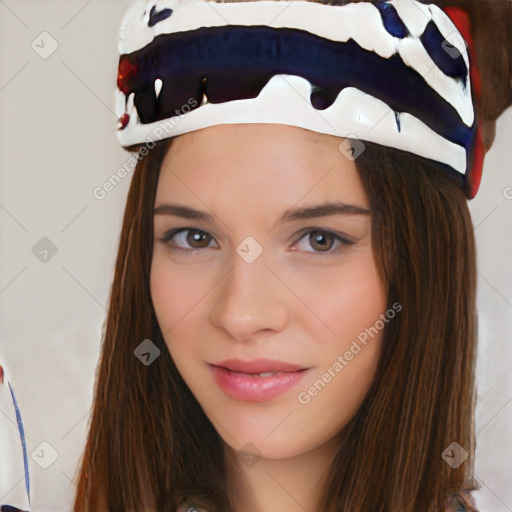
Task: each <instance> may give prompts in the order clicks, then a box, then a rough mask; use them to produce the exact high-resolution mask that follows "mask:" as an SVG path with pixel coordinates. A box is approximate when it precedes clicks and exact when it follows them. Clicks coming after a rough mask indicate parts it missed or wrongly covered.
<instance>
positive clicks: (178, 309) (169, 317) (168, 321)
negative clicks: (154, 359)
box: [150, 254, 211, 337]
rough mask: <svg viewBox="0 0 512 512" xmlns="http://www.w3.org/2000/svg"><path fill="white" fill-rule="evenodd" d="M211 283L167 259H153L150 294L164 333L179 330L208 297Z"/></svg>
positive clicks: (158, 256) (157, 256) (160, 257)
mask: <svg viewBox="0 0 512 512" xmlns="http://www.w3.org/2000/svg"><path fill="white" fill-rule="evenodd" d="M209 288H211V286H208V283H207V282H205V280H204V279H201V278H200V276H198V274H197V272H194V273H193V272H191V271H190V270H189V269H186V267H185V266H180V265H176V264H173V263H170V262H169V261H168V259H167V258H165V256H162V255H159V254H157V255H156V256H155V257H154V258H153V262H152V265H151V273H150V292H151V300H152V302H153V307H154V309H155V313H156V316H157V319H158V323H159V325H160V329H161V330H162V334H164V337H165V334H166V333H167V332H169V330H170V329H173V331H174V329H175V328H178V326H179V325H180V324H181V323H182V322H183V321H185V319H186V317H187V316H188V315H189V314H190V313H191V312H192V311H193V309H194V306H196V305H197V304H198V302H199V301H200V300H201V298H202V297H203V296H204V295H205V294H206V293H207V291H208V289H209Z"/></svg>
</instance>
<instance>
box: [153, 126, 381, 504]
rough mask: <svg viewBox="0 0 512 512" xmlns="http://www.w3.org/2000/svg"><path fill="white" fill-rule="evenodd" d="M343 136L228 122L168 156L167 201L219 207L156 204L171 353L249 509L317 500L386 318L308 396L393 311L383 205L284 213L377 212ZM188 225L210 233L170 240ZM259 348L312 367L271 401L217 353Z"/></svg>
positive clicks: (259, 353) (163, 182)
mask: <svg viewBox="0 0 512 512" xmlns="http://www.w3.org/2000/svg"><path fill="white" fill-rule="evenodd" d="M342 141H343V139H339V138H337V137H334V136H331V135H324V134H319V133H316V132H312V131H309V130H305V129H302V128H297V127H293V126H285V125H261V124H240V125H219V126H214V127H210V128H206V129H202V130H198V131H195V132H191V133H187V134H184V135H182V136H179V137H178V138H177V139H176V140H175V141H174V143H173V144H172V146H171V148H170V150H169V151H168V153H167V155H166V157H165V159H164V162H163V165H162V171H161V174H160V179H159V183H158V188H157V193H156V199H155V207H160V206H162V205H164V204H169V203H178V204H181V205H185V206H188V207H191V208H194V209H197V210H201V211H203V212H205V213H209V214H211V215H212V216H213V219H212V220H209V221H204V220H199V219H186V218H181V217H178V216H175V215H169V214H162V213H159V214H156V215H155V216H154V230H155V242H154V254H153V261H152V267H151V279H150V287H151V296H152V300H153V304H154V307H155V312H156V315H157V318H158V322H159V325H160V328H161V330H162V333H163V335H164V339H165V341H166V344H167V346H168V349H169V352H170V354H171V356H172V357H173V360H174V361H175V363H176V366H177V368H178V370H179V372H180V374H181V375H182V377H183V379H184V380H185V382H186V383H187V385H188V386H189V388H190V389H191V391H192V393H193V394H194V395H195V397H196V398H197V400H198V402H199V403H200V404H201V406H202V408H203V409H204V411H205V413H206V414H207V416H208V417H209V419H210V420H211V421H212V423H213V425H214V426H215V428H216V430H217V431H218V433H219V435H220V436H221V437H222V439H223V440H224V442H225V447H226V452H227V454H228V457H229V459H228V460H230V461H231V464H233V467H234V468H236V471H235V472H234V474H235V475H236V479H234V480H233V482H232V488H231V493H232V497H233V502H234V503H235V510H236V512H242V511H244V512H273V511H275V512H295V511H301V512H303V511H304V510H308V511H314V510H316V504H317V503H318V489H319V486H320V483H321V479H322V476H323V475H324V474H325V473H326V471H327V470H328V467H329V463H330V462H331V460H332V457H333V455H334V450H335V448H334V447H335V443H336V439H335V436H337V434H339V433H340V431H341V429H342V428H343V427H344V426H345V425H346V424H347V422H348V421H349V420H350V419H351V418H352V417H353V416H354V414H355V412H356V411H357V409H358V408H359V406H360V404H361V402H362V400H363V398H364V397H365V395H366V393H367V391H368V389H369V386H370V384H371V382H372V380H373V377H374V373H375V369H376V365H377V360H378V357H379V353H380V347H381V331H379V333H378V334H377V335H374V336H373V337H370V338H369V339H368V343H367V344H366V346H365V345H362V344H360V345H361V348H362V349H361V350H360V351H359V352H358V353H357V354H356V355H354V357H353V358H352V359H351V360H350V361H348V362H347V364H346V365H345V366H344V367H343V369H342V370H341V371H338V372H337V373H335V377H332V378H331V379H330V382H329V383H328V384H326V385H325V387H323V388H322V389H321V391H320V392H318V393H317V394H316V396H313V397H310V401H309V402H308V403H307V404H305V403H301V402H300V401H299V399H298V394H299V393H300V392H304V391H306V392H307V390H308V388H309V387H310V386H311V385H312V384H313V383H314V382H315V381H317V380H318V379H321V378H322V375H323V374H324V373H325V372H327V371H328V369H329V368H331V373H332V367H333V364H334V363H335V362H336V361H337V358H338V356H340V355H341V356H343V354H345V352H346V351H347V350H349V349H350V347H351V344H352V342H353V341H354V340H355V339H356V338H357V336H358V335H359V334H360V333H361V332H362V331H364V329H365V328H368V327H370V326H373V325H374V324H375V322H376V321H377V320H378V319H379V318H380V315H381V314H384V313H385V311H386V292H387V290H386V289H385V286H384V284H383V283H382V281H381V279H380V277H379V274H378V271H377V266H376V263H375V259H374V256H373V252H372V241H371V214H370V213H366V214H364V213H362V214H347V213H343V214H339V213H338V214H335V215H324V216H322V217H317V218H307V219H298V220H292V221H283V222H279V219H280V218H281V215H282V214H283V213H284V211H285V210H287V209H289V208H301V207H306V206H312V205H317V204H321V203H325V202H328V201H337V202H342V203H346V204H350V205H354V206H357V207H359V208H361V209H365V210H368V211H369V203H368V199H367V197H366V194H365V192H364V189H363V187H362V184H361V181H360V178H359V175H358V172H357V168H356V165H355V163H354V162H353V161H351V160H349V159H347V158H346V157H345V156H344V154H343V151H341V150H340V149H339V145H340V142H342ZM343 148H344V147H342V150H343ZM174 228H190V229H196V230H199V231H200V233H199V234H201V232H202V233H204V234H203V238H199V239H197V238H195V237H194V236H193V235H194V233H195V232H194V231H192V232H187V231H185V232H181V233H178V234H176V235H174V237H173V238H172V239H170V240H167V241H162V240H161V239H162V237H163V236H164V235H165V233H166V232H168V231H169V230H170V229H174ZM314 228H317V229H319V228H321V229H322V230H325V231H328V232H334V233H339V234H340V235H341V236H343V237H345V238H347V239H349V240H350V241H352V242H353V243H352V244H345V243H343V242H340V241H338V240H337V239H336V238H335V237H333V236H330V235H329V233H325V232H324V233H323V234H324V238H323V239H322V238H321V239H320V240H319V241H317V240H318V239H317V238H315V235H314V234H313V235H311V236H310V234H309V233H311V231H314ZM308 229H309V231H308ZM247 236H251V237H253V238H254V239H255V240H256V241H257V243H258V244H259V245H260V246H261V248H262V249H263V252H262V253H261V254H260V255H259V257H257V258H256V259H255V261H253V262H252V263H248V262H247V261H245V260H244V259H243V258H242V257H241V256H240V255H239V254H238V253H237V252H236V248H237V247H238V246H239V244H240V243H241V242H242V241H243V240H244V239H245V238H246V237H247ZM193 249H195V251H193ZM258 357H268V358H273V359H278V360H280V361H286V362H289V363H295V364H299V365H300V366H301V367H307V368H309V370H308V371H307V373H306V375H305V377H304V378H303V380H302V381H301V382H300V383H299V384H298V385H296V386H295V387H293V388H292V389H290V390H288V391H286V392H285V393H284V394H281V395H280V396H278V397H276V398H273V399H272V400H269V401H266V402H259V403H258V402H248V401H243V400H238V399H233V398H231V397H229V396H227V395H226V394H225V393H224V392H223V391H222V389H221V388H220V387H219V386H218V385H217V384H216V382H215V380H214V378H213V376H212V373H211V370H210V367H209V366H208V363H215V362H219V361H222V360H225V359H228V358H238V359H242V360H246V361H247V360H251V359H254V358H258ZM242 448H243V451H240V450H241V449H242ZM246 453H249V454H252V455H253V456H254V458H253V459H252V460H249V462H248V459H247V458H244V455H245V454H246Z"/></svg>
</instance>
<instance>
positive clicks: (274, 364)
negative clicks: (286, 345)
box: [212, 358, 307, 374]
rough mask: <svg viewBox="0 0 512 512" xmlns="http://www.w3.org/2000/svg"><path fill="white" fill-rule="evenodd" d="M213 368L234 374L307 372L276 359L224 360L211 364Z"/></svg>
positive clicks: (300, 367) (295, 365) (302, 367)
mask: <svg viewBox="0 0 512 512" xmlns="http://www.w3.org/2000/svg"><path fill="white" fill-rule="evenodd" d="M212 364H213V366H219V367H221V368H226V369H227V370H232V371H235V372H242V373H249V374H256V373H270V372H296V371H298V370H307V368H305V367H304V366H299V365H297V364H291V363H286V362H284V361H278V360H277V359H267V358H259V359H252V360H250V361H242V360H240V359H226V360H225V361H220V362H218V363H212Z"/></svg>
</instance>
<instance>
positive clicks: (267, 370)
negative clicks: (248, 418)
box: [209, 358, 309, 402]
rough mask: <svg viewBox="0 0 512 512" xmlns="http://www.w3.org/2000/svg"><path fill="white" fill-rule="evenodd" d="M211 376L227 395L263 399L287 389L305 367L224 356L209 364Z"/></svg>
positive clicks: (268, 398) (257, 400) (295, 382)
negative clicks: (224, 358) (225, 358)
mask: <svg viewBox="0 0 512 512" xmlns="http://www.w3.org/2000/svg"><path fill="white" fill-rule="evenodd" d="M209 367H210V370H211V371H212V374H213V377H214V379H215V381H216V382H217V384H218V385H219V387H220V388H221V389H222V391H223V392H224V393H225V394H226V395H227V396H229V397H231V398H234V399H237V400H244V401H249V402H265V401H268V400H272V399H273V398H276V397H277V396H278V395H281V394H282V393H284V392H286V391H288V390H289V389H291V388H292V387H294V386H295V385H296V384H297V383H298V382H299V381H300V380H302V379H303V378H304V376H305V374H306V373H307V371H308V370H309V368H306V367H303V366H299V365H296V364H291V363H286V362H283V361H277V360H275V359H265V358H262V359H253V360H251V361H241V360H239V359H228V360H226V361H220V362H218V363H215V364H210V365H209Z"/></svg>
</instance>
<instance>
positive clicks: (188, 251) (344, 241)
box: [159, 227, 354, 257]
mask: <svg viewBox="0 0 512 512" xmlns="http://www.w3.org/2000/svg"><path fill="white" fill-rule="evenodd" d="M187 231H190V232H196V233H201V234H205V235H208V236H209V237H210V239H211V240H213V237H211V235H210V234H209V233H207V232H206V231H203V230H201V229H196V228H175V229H171V230H169V231H167V232H166V233H165V234H164V235H163V236H162V237H161V238H160V239H159V240H160V242H162V243H164V244H166V245H168V246H169V248H170V249H171V250H182V251H184V252H185V254H186V255H187V256H191V255H192V254H194V253H196V252H197V251H202V250H204V249H209V247H201V248H192V249H184V248H183V247H177V246H173V245H172V244H171V243H170V241H171V240H172V238H173V237H174V236H175V235H177V234H178V233H182V232H187ZM316 232H318V233H320V234H323V235H327V236H332V237H333V238H334V239H335V240H337V241H338V242H340V244H341V246H340V247H339V248H338V249H336V250H331V249H329V250H328V251H306V252H310V253H313V254H316V255H318V256H320V257H329V256H335V255H337V254H339V253H340V252H341V251H343V249H344V247H345V246H348V245H352V244H354V241H353V240H350V239H349V238H347V237H344V236H342V235H340V234H338V233H336V232H334V231H330V230H328V229H322V228H317V227H313V228H307V229H306V230H303V231H301V232H300V236H299V238H297V240H296V241H295V242H294V245H295V244H296V243H298V242H300V241H301V240H302V239H303V238H304V237H305V236H306V235H309V234H311V233H316Z"/></svg>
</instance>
